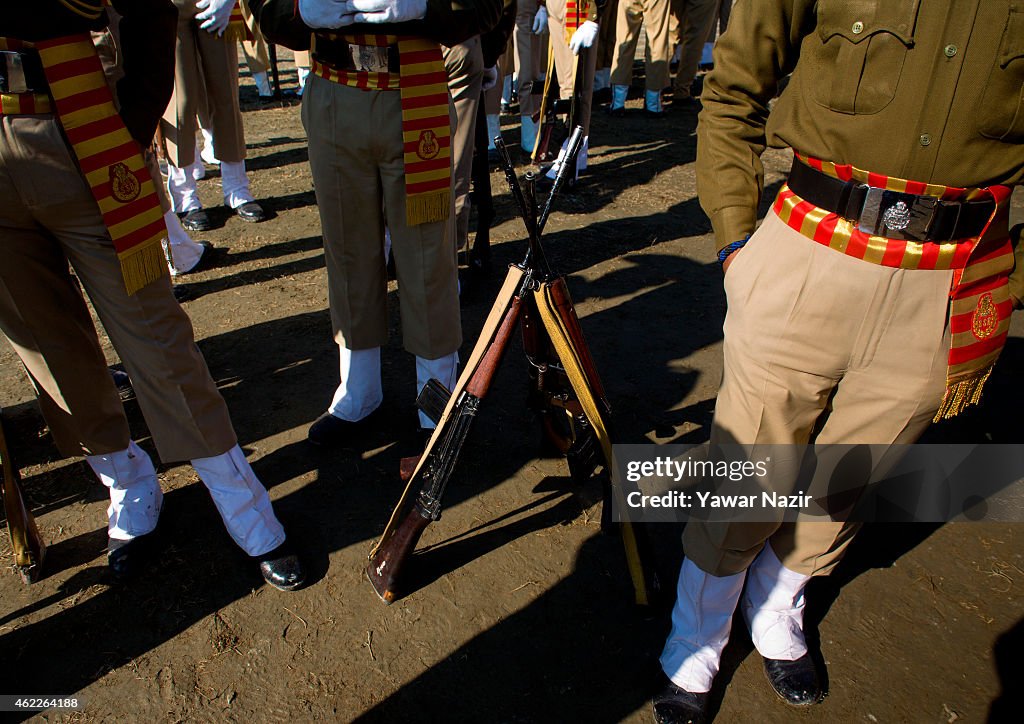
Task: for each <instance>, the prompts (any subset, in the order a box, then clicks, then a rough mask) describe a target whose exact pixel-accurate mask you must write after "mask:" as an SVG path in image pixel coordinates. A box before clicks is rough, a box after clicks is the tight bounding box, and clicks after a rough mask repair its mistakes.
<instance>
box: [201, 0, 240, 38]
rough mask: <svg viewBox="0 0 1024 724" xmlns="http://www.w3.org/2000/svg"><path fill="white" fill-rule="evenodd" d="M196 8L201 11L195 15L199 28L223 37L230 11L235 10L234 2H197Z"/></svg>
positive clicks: (228, 21)
mask: <svg viewBox="0 0 1024 724" xmlns="http://www.w3.org/2000/svg"><path fill="white" fill-rule="evenodd" d="M196 7H197V8H199V9H200V10H202V12H201V13H197V14H196V20H198V21H199V27H200V28H202V29H203V30H205V31H206V32H208V33H216V34H217V35H223V34H224V31H225V30H227V29H228V23H230V22H231V11H232V10H233V9H234V8H235V0H199V1H198V2H197V3H196Z"/></svg>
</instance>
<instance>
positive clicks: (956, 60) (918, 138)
mask: <svg viewBox="0 0 1024 724" xmlns="http://www.w3.org/2000/svg"><path fill="white" fill-rule="evenodd" d="M714 58H715V68H714V70H713V71H712V72H711V73H710V74H709V75H708V76H707V78H706V79H705V84H704V93H703V96H702V98H701V100H702V101H703V104H704V110H703V111H702V112H701V114H700V122H699V125H698V129H697V133H698V146H697V184H698V191H699V194H700V200H701V205H702V206H703V207H704V210H705V211H706V212H707V214H708V215H709V216H710V217H711V222H712V225H713V226H714V231H715V237H716V240H717V244H718V246H719V248H721V247H724V246H726V245H727V244H729V243H731V242H733V241H736V240H738V239H742V238H744V237H745V236H746V235H747V234H749V233H751V232H752V231H753V230H754V227H755V225H756V218H757V205H758V200H759V198H760V194H761V189H762V186H763V175H764V169H763V166H762V165H761V161H760V159H759V156H760V154H761V153H762V152H763V151H764V149H765V147H766V145H767V146H772V147H790V148H793V149H794V150H796V151H799V152H800V153H802V154H807V155H809V156H813V157H815V158H820V159H823V160H827V161H834V162H836V163H843V164H852V165H853V166H855V167H857V168H860V169H864V170H867V171H872V172H875V173H881V174H885V175H887V176H895V177H899V178H903V179H911V180H915V181H925V182H929V183H937V184H945V185H948V186H965V187H970V186H987V185H990V184H1008V185H1014V184H1019V183H1020V182H1021V180H1022V178H1024V3H1022V2H1020V0H818V1H817V2H814V1H813V0H737V2H736V5H735V6H734V9H733V11H732V15H731V17H730V19H729V28H728V30H727V31H726V32H725V34H724V35H722V37H721V38H720V39H719V41H718V44H717V46H716V48H715V53H714ZM790 73H792V77H791V78H790V80H789V83H788V85H787V86H786V88H785V90H784V91H783V93H782V94H781V96H780V97H779V98H778V99H777V100H776V101H775V103H774V105H773V107H772V108H771V110H770V112H769V101H771V99H772V98H773V97H775V95H776V93H777V91H778V88H779V84H780V81H781V80H782V79H783V78H784V77H785V76H787V75H788V74H790Z"/></svg>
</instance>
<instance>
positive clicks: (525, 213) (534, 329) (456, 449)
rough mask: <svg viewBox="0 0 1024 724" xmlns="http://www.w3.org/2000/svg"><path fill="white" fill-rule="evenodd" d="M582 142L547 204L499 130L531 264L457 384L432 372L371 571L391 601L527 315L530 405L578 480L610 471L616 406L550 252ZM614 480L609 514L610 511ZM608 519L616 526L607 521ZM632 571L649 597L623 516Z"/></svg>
mask: <svg viewBox="0 0 1024 724" xmlns="http://www.w3.org/2000/svg"><path fill="white" fill-rule="evenodd" d="M582 141H583V129H582V128H580V127H579V126H577V127H576V128H575V129H574V131H573V133H572V135H571V136H570V138H569V142H568V145H567V153H566V155H565V160H564V162H563V163H561V164H560V166H559V170H558V174H557V176H556V178H555V181H554V184H553V185H552V188H551V192H550V193H549V195H548V197H547V199H546V201H545V203H544V207H543V209H542V210H540V209H538V204H537V201H536V198H535V188H534V183H533V179H532V177H530V176H529V175H528V176H527V184H526V191H525V193H524V190H523V187H522V186H521V185H520V183H519V179H518V178H517V177H516V175H515V171H514V170H513V167H512V162H511V160H510V158H509V154H508V150H507V149H506V148H505V145H504V144H503V143H502V141H501V139H500V138H496V139H495V144H496V145H497V147H498V151H499V153H500V154H501V157H502V166H503V168H504V171H505V178H506V180H507V181H508V184H509V188H510V190H511V192H512V196H513V198H514V199H515V201H516V203H517V204H518V205H519V209H520V212H521V214H522V217H523V221H524V223H525V225H526V231H527V235H528V237H529V249H528V251H527V253H526V257H525V258H524V259H523V261H522V263H520V264H518V265H513V266H510V267H509V270H508V274H507V276H506V277H505V281H504V283H503V284H502V286H501V289H500V291H499V292H498V297H497V299H496V300H495V302H494V305H493V306H492V307H491V310H490V312H489V314H488V315H487V319H486V321H485V322H484V326H483V330H482V331H481V333H480V337H479V338H478V340H477V343H476V346H475V347H474V348H473V352H472V353H471V354H470V357H469V360H468V361H467V363H466V365H465V367H464V368H463V371H462V374H461V375H460V376H459V379H458V381H457V382H456V385H455V389H454V390H451V391H449V390H447V389H445V388H444V386H443V385H442V384H441V383H440V382H438V381H436V380H431V381H430V383H428V384H427V385H426V386H424V388H423V392H422V393H421V394H420V397H419V399H418V400H417V404H418V405H419V407H420V409H421V410H423V411H424V412H425V413H426V414H427V415H428V416H430V417H431V418H432V419H433V420H434V421H435V423H436V425H437V427H436V428H435V429H434V432H433V434H432V435H431V437H430V440H429V441H428V442H427V446H426V449H425V450H424V452H423V454H422V455H421V456H420V457H419V458H418V459H417V460H415V461H414V463H412V464H410V465H408V466H403V468H404V469H403V475H402V477H403V478H404V479H406V480H407V484H406V487H405V490H404V491H403V493H402V496H401V498H400V499H399V501H398V504H397V505H396V506H395V509H394V511H393V512H392V514H391V518H390V520H389V521H388V524H387V526H386V527H385V529H384V533H383V535H382V536H381V538H380V540H379V541H378V542H377V544H376V545H375V546H374V547H373V550H372V551H371V552H370V557H369V563H368V564H367V567H366V574H367V577H368V578H369V579H370V583H371V584H372V585H373V588H374V590H375V591H376V592H377V595H378V596H380V597H381V599H383V600H384V601H385V602H386V603H391V602H392V601H394V600H395V599H396V598H397V597H398V596H399V595H400V594H401V588H400V586H401V576H402V572H403V570H404V569H405V568H406V567H407V565H408V564H409V559H410V557H411V556H412V553H413V551H414V550H415V549H416V545H417V543H418V542H419V539H420V536H421V535H422V534H423V531H424V530H425V529H426V527H427V526H428V525H429V524H430V523H431V522H433V521H435V520H438V519H439V518H440V517H441V500H442V497H443V495H444V491H445V487H446V486H447V484H448V481H449V480H450V479H451V476H452V473H453V472H454V469H455V463H456V461H457V459H458V456H459V453H460V452H461V450H462V446H463V445H464V444H465V442H466V438H467V435H468V433H469V428H470V425H471V424H472V422H473V419H474V418H475V417H476V414H477V411H478V409H479V407H480V401H481V400H482V399H483V398H484V397H485V396H486V395H487V391H488V389H489V388H490V385H491V382H492V380H493V378H494V375H495V373H496V372H497V370H498V367H499V366H500V364H501V360H502V357H503V356H504V354H505V350H506V349H507V348H508V346H509V344H510V342H511V340H512V338H513V335H514V333H515V331H516V327H517V326H518V325H519V322H520V321H522V323H523V330H522V334H523V343H524V348H525V351H526V355H527V359H528V361H529V363H530V406H531V407H532V408H533V409H535V410H536V411H537V412H539V413H540V416H541V420H542V424H543V427H544V435H545V439H546V440H547V441H548V443H549V445H550V446H551V447H552V448H553V449H555V450H557V451H558V452H559V453H561V454H563V455H565V456H566V458H567V460H568V463H569V469H570V473H571V475H572V477H573V479H574V480H576V481H583V480H586V479H587V478H589V477H590V476H591V475H592V474H593V472H594V470H595V469H596V468H597V467H598V466H603V467H604V468H605V470H606V471H607V472H608V476H606V477H609V476H610V475H611V474H612V471H613V470H614V467H613V465H612V444H611V439H610V437H609V433H608V420H609V417H610V415H611V407H610V405H609V404H608V400H607V397H606V396H605V393H604V388H603V386H602V385H601V380H600V377H599V376H598V374H597V369H596V367H595V366H594V361H593V359H592V358H591V355H590V350H589V349H588V347H587V344H586V340H585V339H584V337H583V331H582V328H581V327H580V323H579V319H578V317H577V316H576V309H575V307H574V306H573V303H572V299H571V298H570V296H569V290H568V288H567V287H566V283H565V278H564V277H562V276H559V275H556V274H555V273H554V272H553V271H552V269H551V267H550V265H549V264H548V261H547V258H546V256H545V254H544V247H543V245H542V243H541V234H542V233H543V230H544V226H545V224H546V223H547V220H548V216H549V215H550V213H551V207H552V202H553V201H554V199H555V197H556V196H557V194H558V191H559V190H560V189H561V187H562V185H563V184H564V183H565V180H566V176H567V174H568V173H569V171H570V169H572V170H574V169H575V168H576V154H577V153H578V152H579V149H580V145H581V144H582ZM616 492H617V491H616V488H615V487H614V486H613V485H611V484H610V483H606V486H605V506H604V513H605V519H606V520H607V514H608V513H609V512H610V505H609V504H610V496H611V495H614V494H616ZM605 527H607V526H605ZM620 532H621V534H622V539H623V543H624V545H625V548H626V559H627V563H628V566H629V572H630V576H631V578H632V581H633V585H634V590H635V592H636V600H637V603H639V604H647V603H649V602H650V599H651V597H652V595H653V594H654V593H655V591H656V589H657V579H656V577H655V576H654V575H653V573H652V572H650V571H648V570H646V569H645V566H644V561H642V560H641V555H640V547H641V544H642V542H643V541H641V540H639V539H638V537H637V531H636V530H635V529H634V528H633V527H632V526H631V525H630V524H629V523H622V524H620Z"/></svg>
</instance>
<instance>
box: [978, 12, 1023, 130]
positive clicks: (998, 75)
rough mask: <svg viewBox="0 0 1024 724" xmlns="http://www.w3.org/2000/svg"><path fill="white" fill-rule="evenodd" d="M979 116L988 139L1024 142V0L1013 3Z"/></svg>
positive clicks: (980, 123)
mask: <svg viewBox="0 0 1024 724" xmlns="http://www.w3.org/2000/svg"><path fill="white" fill-rule="evenodd" d="M977 117H978V131H979V132H980V133H981V135H983V136H985V137H986V138H994V139H996V140H999V141H1010V142H1016V143H1020V142H1021V141H1024V3H1014V4H1011V6H1010V11H1009V14H1008V16H1007V18H1006V26H1005V27H1004V28H1003V36H1002V39H1001V40H1000V41H999V50H998V51H997V52H996V59H995V62H994V63H993V65H992V71H991V73H990V74H989V77H988V80H987V81H986V83H985V92H984V95H983V96H982V98H981V105H980V107H979V108H978V116H977Z"/></svg>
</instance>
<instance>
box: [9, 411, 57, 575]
mask: <svg viewBox="0 0 1024 724" xmlns="http://www.w3.org/2000/svg"><path fill="white" fill-rule="evenodd" d="M0 467H2V468H3V476H4V483H3V499H4V514H5V515H6V516H7V532H8V534H9V535H10V538H11V550H13V551H14V563H15V565H16V566H17V568H18V574H19V575H20V576H21V580H22V581H23V582H25V583H34V582H35V581H37V580H39V576H40V573H41V572H42V567H43V558H45V557H46V543H44V542H43V538H42V536H40V535H39V529H38V528H37V527H36V521H35V519H34V518H33V517H32V513H31V512H29V510H28V508H27V507H26V506H25V499H24V497H23V496H22V494H21V477H20V475H19V474H18V467H17V466H16V465H15V464H14V462H13V461H12V460H11V452H10V450H9V449H8V447H7V435H6V434H5V433H4V418H3V413H2V411H0Z"/></svg>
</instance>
